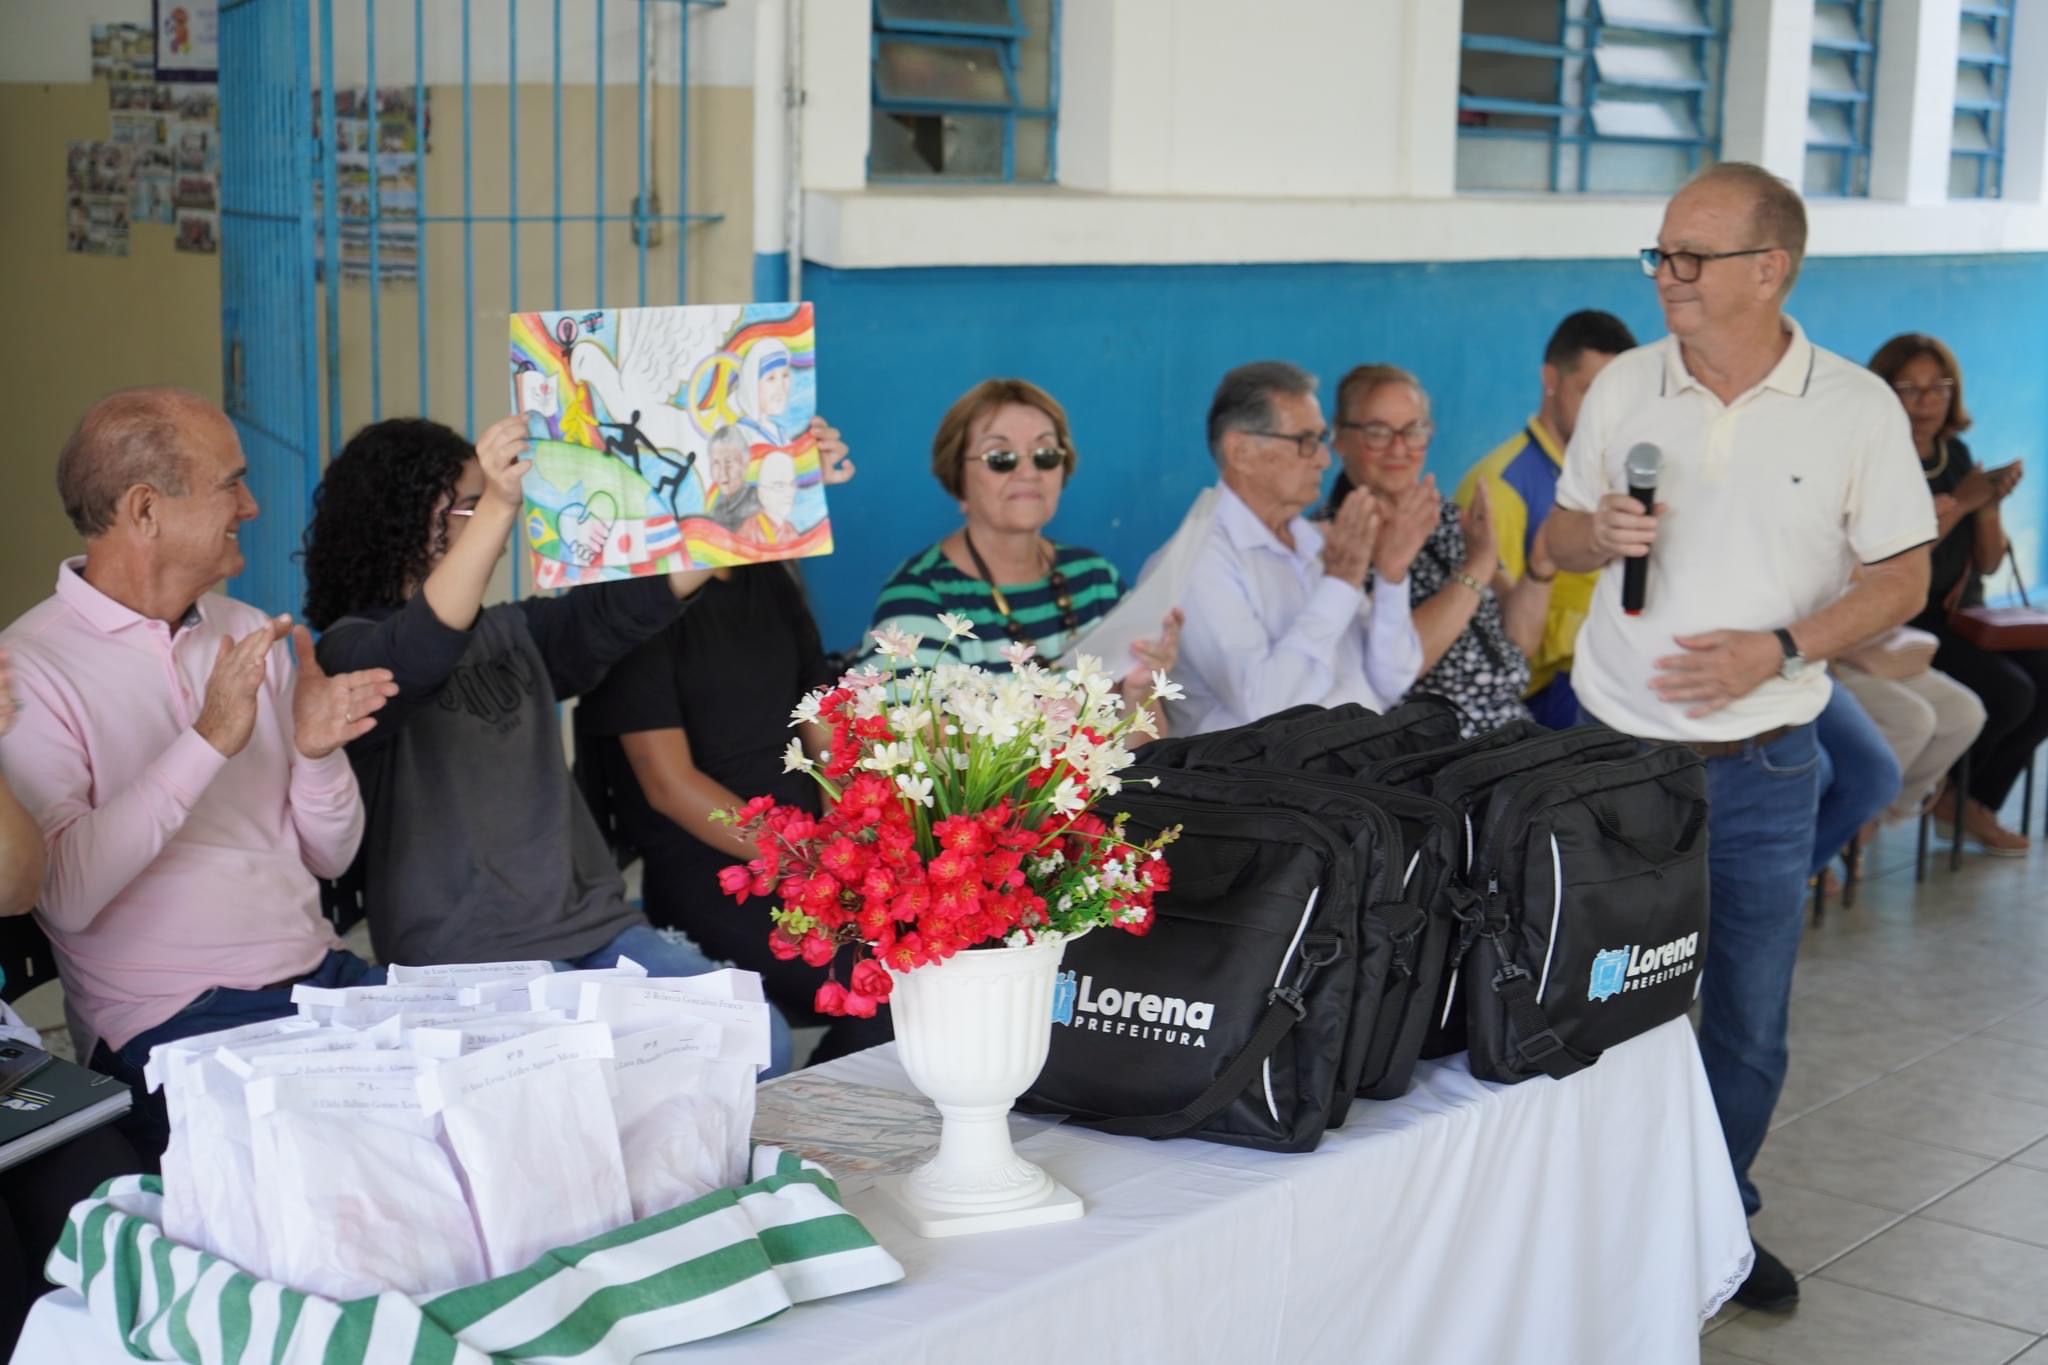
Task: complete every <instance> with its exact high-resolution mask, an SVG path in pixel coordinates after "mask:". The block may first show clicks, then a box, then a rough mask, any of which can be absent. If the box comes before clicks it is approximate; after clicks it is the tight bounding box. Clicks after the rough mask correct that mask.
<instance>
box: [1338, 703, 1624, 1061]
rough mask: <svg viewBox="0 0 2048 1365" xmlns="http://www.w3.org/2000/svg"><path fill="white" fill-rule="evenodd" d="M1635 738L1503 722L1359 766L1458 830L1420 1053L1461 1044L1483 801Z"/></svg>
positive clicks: (1619, 752)
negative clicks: (1443, 944)
mask: <svg viewBox="0 0 2048 1365" xmlns="http://www.w3.org/2000/svg"><path fill="white" fill-rule="evenodd" d="M1634 752H1635V744H1634V742H1633V741H1631V740H1628V739H1626V738H1624V737H1622V736H1620V735H1617V734H1615V733H1614V732H1613V731H1612V730H1608V729H1606V728H1604V727H1601V726H1581V727H1579V728H1577V729H1572V730H1556V731H1553V730H1546V729H1544V728H1543V727H1542V726H1540V725H1537V724H1536V723H1535V722H1534V721H1527V720H1518V721H1510V722H1508V723H1507V724H1506V725H1503V726H1500V727H1499V728H1497V729H1494V730H1489V731H1487V732H1486V733H1485V734H1483V735H1476V736H1474V737H1473V738H1471V739H1467V740H1463V741H1460V742H1458V743H1456V744H1450V745H1446V746H1444V747H1442V748H1439V749H1431V750H1425V751H1422V752H1419V753H1408V754H1401V755H1396V756H1394V757H1392V758H1387V759H1381V760H1378V761H1376V762H1374V763H1372V764H1370V765H1369V766H1368V767H1367V768H1366V775H1367V776H1368V777H1370V778H1371V780H1373V781H1374V782H1377V783H1381V784H1384V785H1388V786H1396V787H1399V788H1400V789H1402V790H1404V791H1410V792H1414V793H1415V794H1417V795H1419V796H1427V797H1430V798H1431V799H1433V800H1435V801H1437V802H1439V803H1441V804H1442V805H1443V806H1444V807H1445V808H1447V809H1448V810H1449V812H1450V818H1451V820H1452V822H1453V824H1454V825H1455V826H1456V828H1457V830H1458V834H1457V836H1456V839H1455V842H1456V845H1457V848H1458V852H1457V854H1456V855H1455V861H1456V863H1457V867H1456V876H1455V878H1454V879H1453V885H1452V886H1451V888H1450V889H1449V890H1448V891H1447V892H1445V893H1444V900H1445V901H1446V903H1447V904H1448V905H1449V907H1450V910H1451V913H1452V915H1453V917H1454V920H1455V927H1454V929H1453V930H1452V932H1451V941H1450V944H1449V946H1448V947H1447V949H1446V951H1445V963H1444V968H1443V972H1442V974H1441V977H1440V979H1439V981H1438V982H1437V983H1436V985H1435V987H1434V989H1435V991H1436V999H1435V1000H1434V1001H1433V1002H1432V1006H1431V1009H1430V1012H1429V1015H1430V1017H1429V1020H1428V1025H1427V1031H1426V1034H1425V1036H1424V1038H1423V1040H1422V1042H1421V1044H1420V1045H1419V1049H1418V1051H1419V1054H1420V1055H1421V1056H1422V1057H1424V1058H1433V1057H1448V1056H1450V1055H1451V1054H1453V1053H1457V1052H1463V1051H1464V1050H1465V1009H1464V1001H1463V999H1462V997H1461V996H1460V993H1459V992H1460V981H1461V979H1462V974H1461V971H1460V968H1461V966H1462V964H1463V963H1464V961H1465V955H1466V954H1467V953H1468V952H1470V951H1471V948H1472V940H1473V937H1474V936H1475V935H1476V934H1477V932H1478V929H1479V916H1478V913H1477V904H1478V901H1477V897H1476V896H1475V895H1474V894H1472V893H1474V892H1476V891H1478V890H1479V889H1481V888H1483V887H1484V886H1485V882H1484V880H1483V879H1482V878H1481V877H1480V876H1479V874H1478V869H1476V868H1475V866H1474V860H1475V859H1476V857H1477V855H1478V845H1479V838H1480V831H1482V830H1483V829H1484V828H1485V826H1486V817H1487V810H1488V806H1489V804H1490V803H1491V801H1492V800H1493V797H1494V793H1495V792H1496V791H1497V790H1499V789H1500V787H1501V786H1502V784H1503V783H1505V782H1508V781H1509V780H1511V779H1514V778H1517V777H1521V776H1523V775H1525V774H1528V773H1534V772H1548V771H1554V770H1556V769H1559V768H1563V767H1570V766H1574V765H1577V764H1584V763H1592V762H1597V761H1599V760H1602V759H1609V758H1620V757H1625V756H1627V755H1629V754H1632V753H1634Z"/></svg>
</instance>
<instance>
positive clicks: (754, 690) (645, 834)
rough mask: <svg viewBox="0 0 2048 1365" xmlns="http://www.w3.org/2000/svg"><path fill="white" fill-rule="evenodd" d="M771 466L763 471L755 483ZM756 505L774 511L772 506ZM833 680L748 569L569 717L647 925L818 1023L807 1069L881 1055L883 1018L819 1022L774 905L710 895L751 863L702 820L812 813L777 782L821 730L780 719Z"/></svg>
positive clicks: (783, 592)
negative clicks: (774, 940) (726, 875)
mask: <svg viewBox="0 0 2048 1365" xmlns="http://www.w3.org/2000/svg"><path fill="white" fill-rule="evenodd" d="M817 433H818V455H819V463H820V466H821V467H822V468H823V470H824V471H825V478H826V480H827V481H828V482H831V483H841V482H844V481H845V480H846V479H849V478H851V477H853V462H852V461H851V460H849V459H847V458H846V443H845V442H844V441H842V440H840V439H839V433H838V432H837V431H835V430H833V429H832V428H831V427H828V426H824V425H822V424H820V425H819V427H818V428H817ZM776 458H777V457H776V456H774V455H771V456H769V457H768V460H764V461H763V462H762V473H761V482H762V483H763V484H764V485H765V484H766V483H767V481H768V477H769V470H768V463H769V461H772V460H774V459H776ZM782 458H784V459H786V458H787V457H786V456H785V457H782ZM762 498H763V501H772V493H766V492H764V493H763V495H762ZM832 681H833V677H832V671H831V669H830V668H829V667H828V666H827V663H826V658H825V648H824V645H823V642H822V641H821V640H820V638H819V634H818V623H817V621H816V620H814V619H813V618H812V616H811V608H810V603H809V602H808V601H807V600H806V599H805V596H804V589H803V580H802V579H801V578H800V577H798V575H797V573H796V570H795V568H794V566H792V565H791V564H789V563H787V562H783V563H777V564H748V565H741V566H738V567H733V568H719V569H713V570H711V581H710V582H709V583H706V584H705V585H704V586H703V588H701V589H700V590H699V591H698V593H697V598H696V601H695V604H694V605H693V606H691V608H690V609H689V610H688V611H686V612H684V613H683V614H682V616H681V617H679V618H677V620H676V622H675V624H674V625H671V626H669V627H668V628H667V629H666V630H664V631H662V632H661V634H659V635H657V636H655V637H654V638H653V639H652V640H649V641H648V642H647V643H645V644H643V645H641V646H640V647H639V648H638V649H635V650H634V651H633V652H632V653H631V654H628V655H627V656H626V657H625V658H623V659H621V660H620V661H619V662H618V663H616V664H614V665H613V666H612V670H611V672H610V673H609V674H607V675H606V677H605V680H604V681H603V682H601V683H599V684H598V685H597V686H596V687H595V688H593V689H592V690H591V691H590V692H589V693H587V694H585V696H584V698H583V700H582V701H581V702H580V703H579V704H578V705H577V707H576V771H577V776H578V777H579V778H580V779H581V780H582V783H583V789H584V791H585V793H587V794H588V795H589V796H590V799H591V804H592V806H594V807H595V808H596V809H597V810H598V812H599V814H600V816H601V817H602V818H603V820H604V822H605V824H606V825H607V826H608V827H609V829H610V831H611V833H612V837H613V839H614V841H615V843H616V844H617V845H618V846H619V847H620V849H621V850H622V851H623V852H625V853H626V854H627V855H628V856H630V855H631V854H635V853H637V854H638V855H639V857H640V859H641V895H642V899H643V903H644V905H645V907H646V910H647V918H648V919H649V920H651V921H652V922H653V923H654V924H655V925H657V926H659V927H661V928H664V929H676V930H680V931H681V932H683V933H685V934H688V935H689V936H690V938H691V940H692V941H693V942H695V943H696V944H697V946H698V947H700V948H702V949H703V950H704V951H705V952H706V953H709V954H710V955H711V956H713V957H716V958H720V959H724V960H727V961H730V962H733V963H736V964H737V965H739V966H741V967H745V968H746V969H747V970H749V971H755V972H759V973H760V974H761V979H762V982H763V983H764V985H765V986H766V987H767V991H768V998H769V999H770V1000H771V1001H773V1002H774V1004H775V1006H776V1008H777V1009H779V1010H780V1011H781V1012H782V1013H783V1015H784V1016H786V1017H787V1018H789V1019H790V1020H791V1021H793V1022H794V1023H796V1024H797V1025H798V1026H803V1025H805V1024H808V1023H821V1024H826V1025H828V1028H827V1031H826V1034H825V1036H824V1038H823V1039H822V1040H820V1042H819V1043H818V1046H817V1048H816V1049H815V1050H814V1051H813V1052H812V1053H811V1055H810V1064H812V1065H816V1064H817V1063H819V1062H826V1061H830V1060H831V1059H832V1058H834V1057H838V1056H842V1055H844V1054H846V1053H848V1052H857V1051H859V1050H860V1049H862V1048H866V1047H873V1046H875V1045H877V1044H879V1043H886V1042H888V1041H889V1039H890V1038H891V1037H893V1036H894V1032H893V1030H892V1028H891V1026H890V1021H889V1016H888V1013H887V1006H884V1007H883V1012H882V1013H880V1014H877V1015H876V1016H875V1017H874V1018H871V1019H857V1018H852V1017H850V1016H841V1017H829V1016H818V1015H816V1014H815V1013H814V1011H813V1010H812V1008H811V1001H812V998H813V997H814V996H815V995H816V993H817V989H818V986H819V985H820V984H821V983H822V982H823V981H824V979H825V977H824V973H823V972H822V971H820V970H819V968H818V967H816V966H812V965H811V964H809V963H806V962H803V961H800V960H798V961H787V962H785V961H781V960H779V959H777V958H776V957H775V956H774V955H773V954H772V953H770V952H769V951H768V930H769V927H770V925H769V920H768V911H769V910H770V909H771V908H772V907H773V906H774V905H775V904H776V903H777V901H778V898H777V897H775V896H773V895H769V896H760V897H756V898H754V899H753V900H749V901H747V902H745V903H744V904H742V905H739V906H735V905H733V903H732V901H731V899H730V898H728V897H727V896H726V895H725V894H724V893H723V892H721V891H720V890H719V889H718V874H719V872H720V871H721V870H722V869H724V868H727V867H732V866H734V865H736V864H739V863H743V862H745V861H746V860H747V859H749V858H752V857H753V856H754V853H755V850H754V847H753V845H752V844H750V843H749V842H747V840H746V839H745V838H743V837H742V836H741V835H740V834H739V833H738V832H737V831H735V830H734V829H733V827H732V826H731V825H726V824H721V823H719V822H718V821H716V820H714V819H712V816H713V815H714V814H715V813H717V812H719V811H726V810H732V809H735V808H737V807H739V806H742V805H744V804H746V802H747V801H748V800H749V799H751V798H753V797H756V796H773V797H774V798H775V799H776V800H777V801H779V802H781V803H782V804H784V805H791V806H801V807H803V808H804V809H806V810H808V811H810V812H811V813H812V814H814V815H815V814H818V813H819V810H820V806H819V793H818V784H817V783H816V782H815V781H813V780H812V779H811V777H810V776H809V774H807V773H801V772H787V771H785V770H784V764H783V752H784V749H785V748H786V746H787V745H788V744H789V742H790V740H791V738H792V735H794V736H796V737H797V738H799V739H800V740H801V742H802V743H803V746H804V749H805V750H806V752H808V753H809V754H810V755H811V757H813V758H816V757H817V756H818V755H819V754H820V753H821V752H822V751H823V749H824V748H825V744H826V741H827V740H828V739H829V738H830V736H831V732H830V731H829V730H826V729H824V728H822V727H820V726H817V725H807V726H802V727H800V728H798V729H795V730H792V728H791V725H790V712H791V711H792V710H794V709H795V707H796V704H797V703H798V702H799V701H801V700H802V699H803V697H804V694H805V693H807V692H809V691H811V690H812V689H813V688H817V687H822V686H825V685H827V684H829V683H831V682H832Z"/></svg>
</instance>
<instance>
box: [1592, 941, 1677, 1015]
mask: <svg viewBox="0 0 2048 1365" xmlns="http://www.w3.org/2000/svg"><path fill="white" fill-rule="evenodd" d="M1699 949H1700V936H1699V934H1698V933H1696V932H1695V933H1690V934H1687V935H1686V936H1685V937H1684V938H1674V939H1672V940H1671V941H1670V942H1669V943H1660V944H1658V945H1657V946H1656V947H1654V948H1639V947H1637V946H1636V945H1635V944H1633V943H1631V944H1629V946H1628V947H1626V948H1605V949H1602V950H1601V951H1600V952H1598V953H1595V954H1594V955H1593V971H1592V974H1591V975H1590V976H1589V977H1588V978H1587V982H1586V999H1588V1000H1609V999H1612V998H1613V997H1615V996H1617V995H1620V994H1621V993H1622V992H1624V991H1639V990H1642V989H1643V988H1644V987H1646V986H1656V985H1661V984H1662V983H1664V982H1666V981H1670V980H1672V979H1674V978H1676V977H1681V976H1684V975H1685V974H1686V973H1688V972H1690V971H1691V970H1692V969H1693V962H1694V959H1695V958H1696V957H1698V955H1699Z"/></svg>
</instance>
